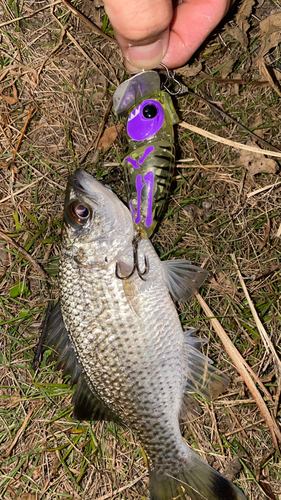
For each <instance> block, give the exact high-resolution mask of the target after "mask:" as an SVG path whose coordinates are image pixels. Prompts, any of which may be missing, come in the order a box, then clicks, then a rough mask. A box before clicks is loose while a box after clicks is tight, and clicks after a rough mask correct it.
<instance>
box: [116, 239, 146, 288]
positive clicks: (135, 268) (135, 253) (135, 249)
mask: <svg viewBox="0 0 281 500" xmlns="http://www.w3.org/2000/svg"><path fill="white" fill-rule="evenodd" d="M140 240H141V235H140V234H139V233H138V234H136V236H134V238H133V240H132V247H133V257H134V265H133V269H132V271H131V272H130V274H128V275H127V276H120V274H119V270H118V262H116V268H115V276H116V278H118V279H119V280H128V279H129V278H131V276H133V274H134V272H135V271H137V273H138V275H139V277H140V279H141V280H143V281H145V279H144V278H143V276H144V275H145V274H147V273H148V271H149V266H148V260H147V257H146V256H144V271H143V272H141V270H140V268H139V261H138V244H139V242H140Z"/></svg>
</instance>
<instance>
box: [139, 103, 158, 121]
mask: <svg viewBox="0 0 281 500" xmlns="http://www.w3.org/2000/svg"><path fill="white" fill-rule="evenodd" d="M142 114H143V116H144V117H145V118H147V119H150V120H151V119H152V118H155V116H156V115H157V108H156V106H154V104H147V105H146V106H144V108H143V110H142Z"/></svg>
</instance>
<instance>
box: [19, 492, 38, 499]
mask: <svg viewBox="0 0 281 500" xmlns="http://www.w3.org/2000/svg"><path fill="white" fill-rule="evenodd" d="M21 500H38V496H37V495H34V494H33V493H21Z"/></svg>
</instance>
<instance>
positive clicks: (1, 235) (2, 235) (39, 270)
mask: <svg viewBox="0 0 281 500" xmlns="http://www.w3.org/2000/svg"><path fill="white" fill-rule="evenodd" d="M0 238H3V240H5V241H7V243H10V245H12V246H13V247H14V248H15V249H16V250H17V251H18V252H19V253H21V254H22V256H23V257H24V258H25V259H27V260H28V261H29V262H30V264H31V265H32V266H33V267H34V268H35V269H36V271H37V273H38V274H39V275H40V276H41V277H42V278H44V279H49V276H48V274H47V273H46V272H45V271H44V270H43V269H42V267H41V266H40V265H39V264H37V262H36V260H34V259H33V257H31V255H29V253H27V252H26V251H25V250H24V248H22V247H21V246H20V245H18V243H16V242H15V241H14V240H12V238H10V237H9V236H7V234H5V233H3V232H2V231H0Z"/></svg>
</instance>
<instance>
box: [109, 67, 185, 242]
mask: <svg viewBox="0 0 281 500" xmlns="http://www.w3.org/2000/svg"><path fill="white" fill-rule="evenodd" d="M113 108H114V109H115V111H116V113H117V115H118V116H126V117H127V122H126V132H127V141H128V154H127V155H126V156H125V158H124V161H123V168H124V176H125V186H126V194H127V199H128V204H129V208H130V211H131V215H132V219H133V222H134V225H135V229H136V232H137V233H138V234H139V235H140V237H142V238H150V236H151V235H152V234H153V232H154V230H155V227H156V226H157V223H158V222H159V220H160V217H161V214H162V210H163V208H164V205H165V202H166V200H167V197H168V193H169V188H170V184H171V180H172V176H173V169H174V162H175V156H174V130H173V126H174V125H175V124H176V123H178V121H179V118H178V116H177V113H176V111H175V109H174V106H173V102H172V99H171V96H170V95H169V94H168V93H167V92H165V91H163V90H161V89H160V76H159V74H158V73H157V72H156V71H144V72H142V73H139V74H137V75H135V76H133V77H132V78H130V79H129V80H127V81H126V82H124V83H122V84H121V85H120V87H118V89H117V90H116V92H115V94H114V97H113Z"/></svg>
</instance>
